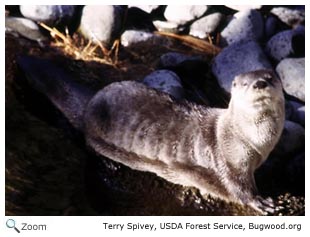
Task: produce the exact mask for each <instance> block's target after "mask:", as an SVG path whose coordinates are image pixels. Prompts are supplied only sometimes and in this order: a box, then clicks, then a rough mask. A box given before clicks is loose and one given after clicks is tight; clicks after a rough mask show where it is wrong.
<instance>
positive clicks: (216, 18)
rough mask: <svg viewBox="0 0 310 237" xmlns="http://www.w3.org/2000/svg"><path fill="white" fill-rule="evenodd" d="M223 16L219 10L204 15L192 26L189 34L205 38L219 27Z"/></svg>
mask: <svg viewBox="0 0 310 237" xmlns="http://www.w3.org/2000/svg"><path fill="white" fill-rule="evenodd" d="M223 17H224V15H223V14H221V13H219V12H215V13H212V14H210V15H207V16H205V17H202V18H200V19H199V20H197V21H195V22H194V23H193V24H192V25H191V26H190V32H189V34H190V35H192V36H195V37H198V38H201V39H204V38H206V37H207V36H208V35H209V34H211V33H213V32H214V31H215V30H216V29H217V28H218V26H219V25H220V23H221V21H222V19H223Z"/></svg>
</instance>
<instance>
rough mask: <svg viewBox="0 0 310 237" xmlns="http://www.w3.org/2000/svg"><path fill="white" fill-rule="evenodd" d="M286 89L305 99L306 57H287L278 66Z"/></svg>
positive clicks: (289, 92) (277, 69)
mask: <svg viewBox="0 0 310 237" xmlns="http://www.w3.org/2000/svg"><path fill="white" fill-rule="evenodd" d="M276 71H277V73H278V75H279V76H280V78H281V80H282V84H283V88H284V90H285V91H286V92H287V93H288V94H289V95H292V96H295V97H296V98H298V99H300V100H301V101H305V58H286V59H283V60H282V61H281V62H280V63H279V64H278V66H277V68H276Z"/></svg>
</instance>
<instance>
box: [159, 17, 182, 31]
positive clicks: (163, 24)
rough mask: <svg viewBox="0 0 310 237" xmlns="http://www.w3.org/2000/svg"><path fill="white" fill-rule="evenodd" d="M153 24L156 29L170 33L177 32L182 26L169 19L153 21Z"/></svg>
mask: <svg viewBox="0 0 310 237" xmlns="http://www.w3.org/2000/svg"><path fill="white" fill-rule="evenodd" d="M153 24H154V26H155V27H156V28H157V30H158V31H164V32H170V33H178V32H180V31H182V28H180V27H179V25H178V24H177V23H175V22H169V21H159V20H156V21H153Z"/></svg>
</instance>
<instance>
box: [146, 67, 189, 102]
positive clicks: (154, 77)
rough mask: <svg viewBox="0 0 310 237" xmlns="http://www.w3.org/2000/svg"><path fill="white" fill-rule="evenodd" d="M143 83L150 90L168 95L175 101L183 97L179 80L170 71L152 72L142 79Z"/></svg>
mask: <svg viewBox="0 0 310 237" xmlns="http://www.w3.org/2000/svg"><path fill="white" fill-rule="evenodd" d="M143 83H144V84H145V85H147V86H149V87H151V88H154V89H156V90H160V91H163V92H165V93H168V94H169V95H171V96H172V97H174V98H176V99H182V98H183V97H184V90H183V87H182V84H181V80H180V78H179V77H178V75H177V74H175V73H174V72H172V71H169V70H157V71H154V72H152V73H151V74H149V75H148V76H146V77H145V78H144V79H143Z"/></svg>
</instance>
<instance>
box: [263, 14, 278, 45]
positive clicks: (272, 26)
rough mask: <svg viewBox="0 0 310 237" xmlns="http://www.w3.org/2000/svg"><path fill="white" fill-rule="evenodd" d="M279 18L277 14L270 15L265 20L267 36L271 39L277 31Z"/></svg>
mask: <svg viewBox="0 0 310 237" xmlns="http://www.w3.org/2000/svg"><path fill="white" fill-rule="evenodd" d="M278 23H279V19H278V18H276V17H275V16H268V17H267V18H266V20H265V37H266V39H270V38H271V37H272V36H273V35H275V34H276V33H277V27H278Z"/></svg>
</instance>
